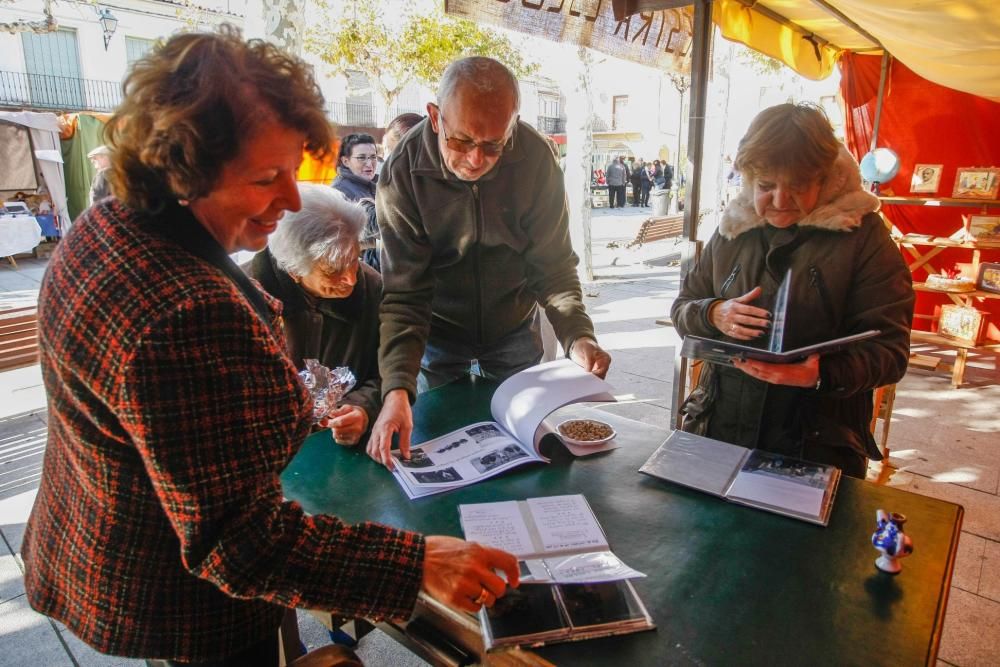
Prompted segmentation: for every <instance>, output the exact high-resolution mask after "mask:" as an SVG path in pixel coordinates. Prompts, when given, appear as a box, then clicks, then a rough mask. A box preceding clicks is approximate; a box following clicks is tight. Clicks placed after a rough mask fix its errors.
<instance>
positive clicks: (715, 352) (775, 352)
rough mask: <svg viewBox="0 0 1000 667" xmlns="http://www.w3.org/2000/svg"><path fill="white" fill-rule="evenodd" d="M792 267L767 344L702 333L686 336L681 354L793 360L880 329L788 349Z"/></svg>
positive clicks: (721, 359)
mask: <svg viewBox="0 0 1000 667" xmlns="http://www.w3.org/2000/svg"><path fill="white" fill-rule="evenodd" d="M791 282H792V270H791V269H789V270H788V271H786V272H785V277H784V278H783V279H782V281H781V285H780V286H779V287H778V293H777V296H776V297H775V303H774V310H773V311H772V316H773V317H772V320H771V330H770V333H769V334H768V337H767V347H766V348H765V347H755V346H753V345H744V344H742V343H733V342H731V341H728V340H716V339H714V338H704V337H702V336H685V337H684V342H683V343H682V344H681V356H682V357H686V358H688V359H702V360H704V361H711V362H713V363H716V364H727V365H732V363H733V361H734V360H736V359H739V360H746V359H755V360H757V361H766V362H768V363H772V364H792V363H795V362H798V361H802V360H804V359H805V358H806V357H808V356H809V355H811V354H829V353H831V352H836V351H837V350H842V349H843V348H845V347H847V346H848V345H851V344H852V343H856V342H857V341H860V340H865V339H866V338H871V337H872V336H877V335H878V334H879V333H880V331H878V330H877V329H871V330H868V331H862V332H859V333H856V334H852V335H850V336H842V337H840V338H834V339H832V340H826V341H821V342H819V343H815V344H813V345H808V346H805V347H800V348H796V349H794V350H785V349H784V342H785V327H786V322H787V319H788V294H789V291H790V289H791Z"/></svg>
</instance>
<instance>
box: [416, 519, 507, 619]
mask: <svg viewBox="0 0 1000 667" xmlns="http://www.w3.org/2000/svg"><path fill="white" fill-rule="evenodd" d="M498 571H499V572H503V573H504V574H506V575H507V577H506V581H505V580H504V578H503V577H501V576H500V575H499V574H497V572H498ZM519 574H520V573H519V570H518V563H517V557H515V556H514V555H512V554H509V553H507V552H506V551H501V550H499V549H494V548H492V547H485V546H483V545H481V544H478V543H476V542H466V541H465V540H460V539H458V538H457V537H446V536H443V535H429V536H428V537H427V538H426V542H425V547H424V579H423V589H424V590H425V591H426V592H427V593H428V594H429V595H430V596H431V597H433V598H435V599H437V600H440V601H441V602H443V603H444V604H446V605H448V606H449V607H454V608H455V609H461V610H462V611H470V612H477V611H479V609H480V608H481V607H483V606H486V607H492V606H493V604H494V603H495V602H496V601H497V598H502V597H503V596H504V593H506V592H507V585H508V584H510V586H511V587H513V588H517V586H518V585H519V584H520V579H519Z"/></svg>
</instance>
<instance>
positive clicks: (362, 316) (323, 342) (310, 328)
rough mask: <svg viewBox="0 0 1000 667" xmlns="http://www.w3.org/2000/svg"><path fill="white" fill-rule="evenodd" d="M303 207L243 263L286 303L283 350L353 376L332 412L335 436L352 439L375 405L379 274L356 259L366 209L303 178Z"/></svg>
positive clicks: (362, 430) (364, 428)
mask: <svg viewBox="0 0 1000 667" xmlns="http://www.w3.org/2000/svg"><path fill="white" fill-rule="evenodd" d="M299 193H300V195H301V197H302V208H301V209H300V210H298V211H296V212H294V213H292V212H288V213H286V214H285V217H284V218H282V220H281V222H280V223H279V225H278V229H277V231H275V232H274V234H272V235H271V238H270V240H269V242H268V247H267V248H265V249H264V250H263V251H261V252H259V253H257V255H255V256H254V258H253V259H252V260H251V261H250V262H249V263H248V264H247V265H245V266H244V270H245V271H246V272H247V273H248V274H249V275H250V276H251V277H253V278H256V279H257V281H259V282H260V284H261V285H262V286H263V287H264V289H265V290H267V291H268V293H270V294H271V295H272V296H274V297H275V298H277V299H279V300H281V302H282V303H283V305H284V308H283V311H282V318H283V320H284V327H285V336H286V338H287V340H288V353H289V356H290V357H291V358H292V361H294V362H295V365H296V366H297V367H298V368H302V367H303V364H304V362H303V360H304V359H318V360H319V361H320V363H322V364H323V365H324V366H327V367H330V368H334V367H337V366H347V367H349V368H350V369H351V371H353V373H354V375H355V377H356V378H357V384H356V385H355V388H354V389H353V390H352V391H351V392H350V393H348V394H347V395H346V396H345V397H344V400H343V403H342V405H341V407H339V408H338V409H337V410H336V411H334V412H333V413H331V415H330V417H331V420H330V427H331V429H332V430H333V436H334V439H335V440H336V441H337V442H338V443H340V444H343V445H353V444H357V442H358V440H359V439H360V438H361V436H363V435H364V434H365V432H366V431H367V430H368V427H369V425H370V424H372V423H373V422H374V421H375V418H376V417H377V416H378V412H379V409H380V408H381V405H382V401H381V388H380V385H381V378H380V377H379V372H378V340H379V338H378V311H379V304H380V302H381V301H382V278H381V276H379V274H378V272H377V271H375V270H374V269H372V268H371V267H370V266H368V265H366V264H363V263H361V262H360V261H359V254H360V242H359V238H360V234H361V230H362V229H363V228H364V225H365V220H366V216H365V211H364V209H363V208H361V206H360V205H358V204H355V203H351V202H348V201H347V200H346V199H345V198H344V196H343V195H342V194H341V193H340V192H337V191H336V190H333V189H331V188H328V187H325V186H321V185H315V184H309V183H301V184H299Z"/></svg>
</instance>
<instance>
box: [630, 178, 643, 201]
mask: <svg viewBox="0 0 1000 667" xmlns="http://www.w3.org/2000/svg"><path fill="white" fill-rule="evenodd" d="M641 201H642V194H641V184H640V183H639V181H632V206H639V205H640V202H641Z"/></svg>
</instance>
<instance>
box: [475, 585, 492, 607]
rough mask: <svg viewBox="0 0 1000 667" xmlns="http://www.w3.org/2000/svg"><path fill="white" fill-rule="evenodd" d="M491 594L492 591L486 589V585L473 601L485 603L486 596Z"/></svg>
mask: <svg viewBox="0 0 1000 667" xmlns="http://www.w3.org/2000/svg"><path fill="white" fill-rule="evenodd" d="M489 596H490V592H489V591H488V590H486V587H485V586H484V587H483V589H482V590H481V591H479V597H477V598H476V599H475V600H473V602H475V603H476V604H485V603H486V598H488V597H489Z"/></svg>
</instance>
